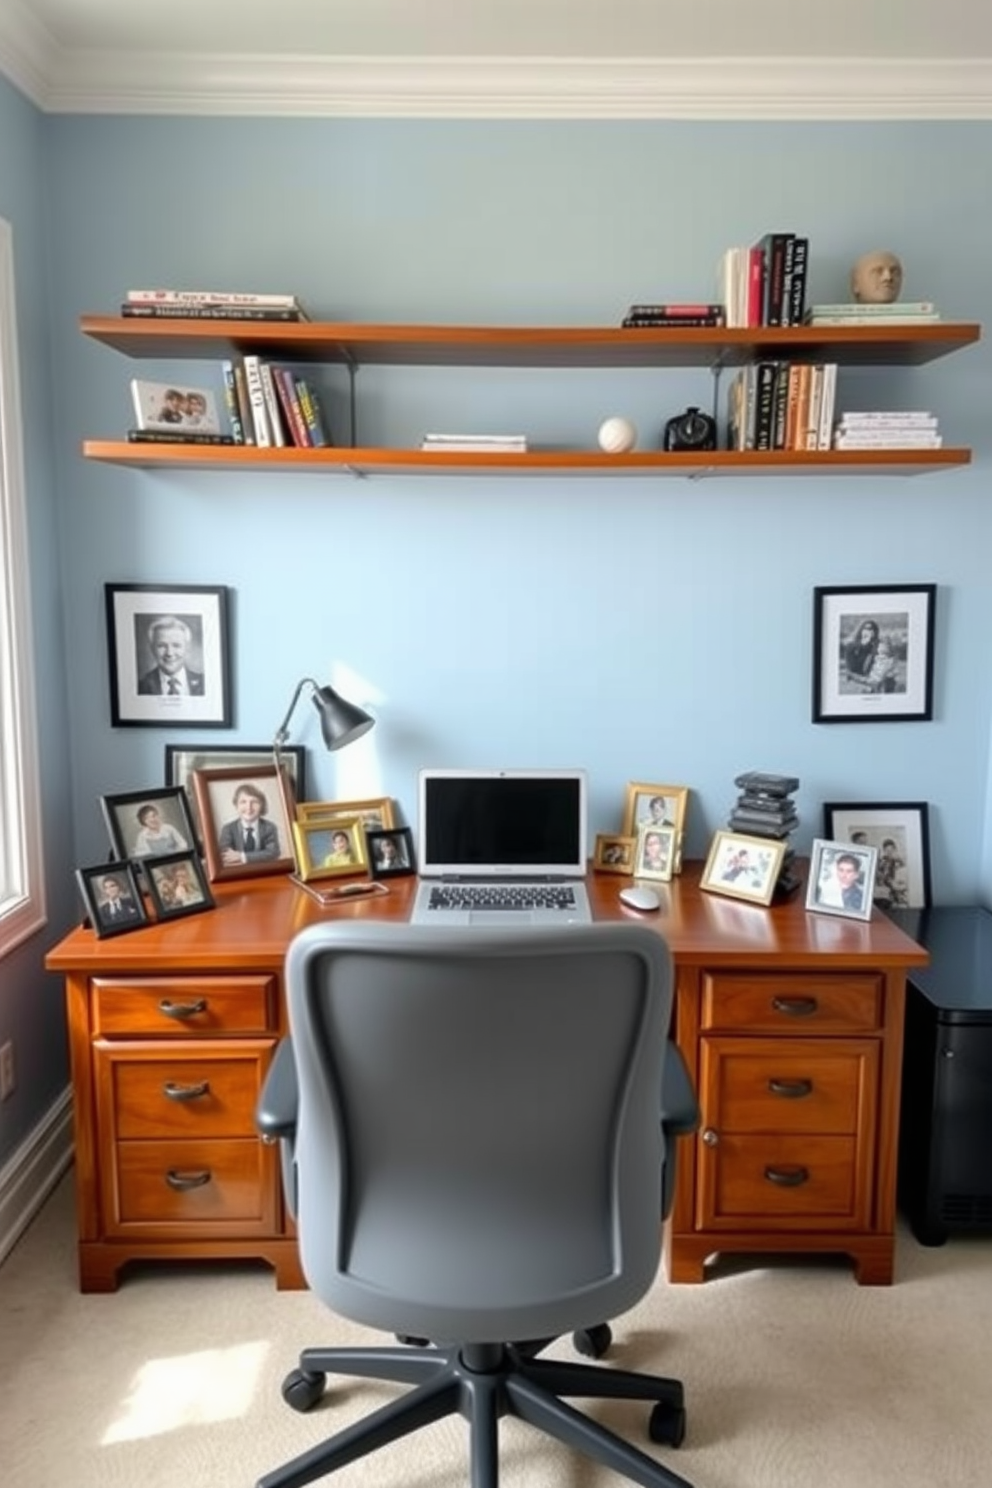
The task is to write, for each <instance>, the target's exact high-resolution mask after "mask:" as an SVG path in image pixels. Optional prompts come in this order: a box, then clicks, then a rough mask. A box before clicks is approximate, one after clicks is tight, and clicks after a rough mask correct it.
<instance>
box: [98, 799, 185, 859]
mask: <svg viewBox="0 0 992 1488" xmlns="http://www.w3.org/2000/svg"><path fill="white" fill-rule="evenodd" d="M100 805H101V808H102V810H103V818H104V821H105V822H106V823H107V831H108V833H109V834H110V845H111V847H112V849H113V852H114V856H115V857H118V858H156V857H163V856H164V855H165V854H167V853H177V852H189V851H190V849H191V848H194V847H195V846H196V841H195V833H194V830H193V821H192V817H191V816H190V812H189V803H188V801H187V798H186V792H185V791H184V790H183V789H182V788H180V787H178V786H174V787H172V788H170V789H168V790H163V789H162V787H161V786H157V787H156V786H152V787H151V788H150V789H149V790H144V791H125V792H123V793H122V794H119V795H106V796H101V798H100Z"/></svg>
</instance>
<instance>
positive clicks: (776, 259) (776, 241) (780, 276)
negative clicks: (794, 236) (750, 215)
mask: <svg viewBox="0 0 992 1488" xmlns="http://www.w3.org/2000/svg"><path fill="white" fill-rule="evenodd" d="M768 236H769V239H770V243H769V245H768V248H767V250H766V251H767V254H768V272H767V274H766V276H765V317H764V323H765V325H766V326H780V325H781V324H782V305H783V294H784V290H785V245H786V242H787V241H788V238H789V236H790V234H789V233H769V235H768Z"/></svg>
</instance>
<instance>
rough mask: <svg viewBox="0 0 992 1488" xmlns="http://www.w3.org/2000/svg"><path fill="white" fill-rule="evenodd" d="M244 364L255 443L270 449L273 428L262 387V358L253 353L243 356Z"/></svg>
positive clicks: (261, 447)
mask: <svg viewBox="0 0 992 1488" xmlns="http://www.w3.org/2000/svg"><path fill="white" fill-rule="evenodd" d="M243 364H244V369H245V385H246V386H247V388H248V402H249V403H250V405H251V419H252V426H253V427H254V430H255V443H256V444H257V445H258V447H259V449H268V448H269V447H270V446H271V444H272V430H271V429H270V428H269V416H268V412H267V411H266V406H265V390H264V388H263V387H262V359H261V357H259V356H255V355H254V354H252V355H249V356H246V357H244V358H243Z"/></svg>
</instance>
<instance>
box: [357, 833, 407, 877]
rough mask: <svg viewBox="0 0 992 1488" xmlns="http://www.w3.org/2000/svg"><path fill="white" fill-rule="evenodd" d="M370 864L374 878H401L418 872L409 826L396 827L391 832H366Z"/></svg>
mask: <svg viewBox="0 0 992 1488" xmlns="http://www.w3.org/2000/svg"><path fill="white" fill-rule="evenodd" d="M365 838H366V841H367V843H368V849H369V865H370V867H371V869H372V877H373V878H400V877H402V876H403V875H404V874H408V873H416V871H417V869H416V864H415V863H414V860H413V833H412V832H411V831H410V828H409V827H395V828H394V829H393V830H392V831H391V832H366V834H365Z"/></svg>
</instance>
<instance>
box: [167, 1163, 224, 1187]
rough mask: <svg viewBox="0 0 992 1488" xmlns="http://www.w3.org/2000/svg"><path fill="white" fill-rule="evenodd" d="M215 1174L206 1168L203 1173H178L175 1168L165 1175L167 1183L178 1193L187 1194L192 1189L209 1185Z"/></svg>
mask: <svg viewBox="0 0 992 1488" xmlns="http://www.w3.org/2000/svg"><path fill="white" fill-rule="evenodd" d="M212 1177H213V1174H212V1173H211V1172H210V1169H209V1168H204V1170H203V1171H202V1172H201V1173H177V1172H176V1170H175V1168H170V1169H169V1171H168V1172H167V1173H166V1175H165V1181H166V1183H167V1184H168V1185H169V1187H170V1188H174V1189H175V1190H176V1193H185V1192H186V1191H187V1189H190V1188H202V1187H203V1185H204V1184H205V1183H209V1182H210V1179H211V1178H212Z"/></svg>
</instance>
